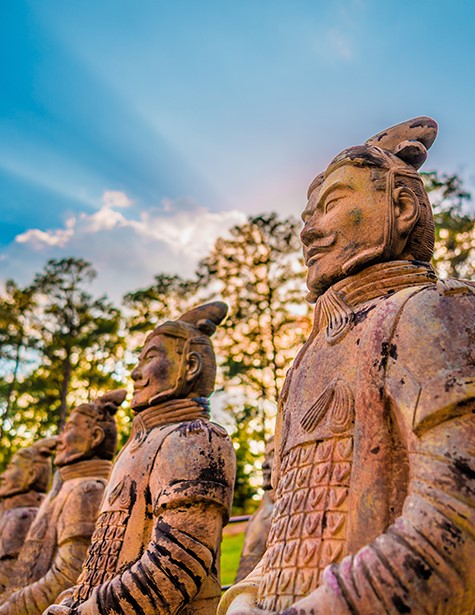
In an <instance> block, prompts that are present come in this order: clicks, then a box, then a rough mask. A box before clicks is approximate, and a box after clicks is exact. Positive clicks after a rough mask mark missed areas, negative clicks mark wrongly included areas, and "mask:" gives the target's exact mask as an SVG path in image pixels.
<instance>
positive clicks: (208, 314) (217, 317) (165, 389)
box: [132, 301, 228, 412]
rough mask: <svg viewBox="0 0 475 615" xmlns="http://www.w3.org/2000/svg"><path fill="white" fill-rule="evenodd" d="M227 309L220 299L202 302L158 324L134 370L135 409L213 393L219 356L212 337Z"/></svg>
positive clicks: (133, 405) (133, 400)
mask: <svg viewBox="0 0 475 615" xmlns="http://www.w3.org/2000/svg"><path fill="white" fill-rule="evenodd" d="M227 310H228V308H227V305H226V304H225V303H221V302H220V301H215V302H213V303H207V304H206V305H201V306H199V307H197V308H194V309H193V310H190V311H189V312H186V313H185V314H183V316H181V317H180V318H179V319H178V320H174V321H167V322H165V323H164V324H162V325H160V326H158V327H157V328H156V329H155V330H154V331H153V332H152V333H151V334H150V335H149V336H148V337H147V339H146V340H145V344H144V347H143V350H142V352H141V353H140V357H139V362H138V364H137V366H136V368H135V369H134V370H133V372H132V379H133V381H134V396H133V399H132V408H133V409H134V410H135V411H137V412H138V411H140V410H143V409H145V408H148V407H150V406H155V405H157V404H159V403H161V402H164V401H167V400H170V399H183V398H186V397H189V398H195V397H209V396H210V395H211V393H212V392H213V389H214V381H215V378H216V359H215V355H214V350H213V346H212V344H211V340H210V337H211V336H212V335H213V333H214V332H215V331H216V327H217V326H218V325H219V324H220V323H221V322H222V320H223V319H224V317H225V316H226V313H227Z"/></svg>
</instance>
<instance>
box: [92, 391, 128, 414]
mask: <svg viewBox="0 0 475 615" xmlns="http://www.w3.org/2000/svg"><path fill="white" fill-rule="evenodd" d="M126 396H127V391H126V390H125V389H115V390H114V391H109V392H108V393H106V394H105V395H102V397H98V398H97V399H96V401H95V403H96V404H98V405H99V406H101V408H103V409H104V410H107V411H108V412H109V414H111V415H112V416H114V414H115V413H116V412H117V409H118V407H119V406H120V405H121V404H122V403H123V401H124V399H125V398H126Z"/></svg>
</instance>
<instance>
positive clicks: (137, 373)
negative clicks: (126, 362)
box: [130, 365, 140, 382]
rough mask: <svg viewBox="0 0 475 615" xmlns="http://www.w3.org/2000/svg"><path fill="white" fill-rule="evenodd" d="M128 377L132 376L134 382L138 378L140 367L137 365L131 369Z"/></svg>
mask: <svg viewBox="0 0 475 615" xmlns="http://www.w3.org/2000/svg"><path fill="white" fill-rule="evenodd" d="M130 377H131V378H132V380H133V381H134V382H135V381H136V380H140V369H139V366H138V365H137V366H136V367H135V368H134V369H133V370H132V373H131V374H130Z"/></svg>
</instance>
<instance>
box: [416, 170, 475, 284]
mask: <svg viewBox="0 0 475 615" xmlns="http://www.w3.org/2000/svg"><path fill="white" fill-rule="evenodd" d="M422 178H423V180H424V184H425V187H426V190H427V192H428V193H429V197H430V200H431V203H432V207H433V210H434V221H435V252H434V266H435V268H436V270H437V272H438V274H439V275H440V276H441V277H452V278H468V279H473V277H474V276H475V257H474V254H475V216H474V215H473V213H471V212H470V211H469V210H468V207H467V205H468V203H469V201H470V200H471V195H470V193H469V192H467V191H466V190H465V188H464V186H463V182H462V180H461V179H460V177H458V175H455V174H454V175H447V174H443V173H438V172H437V171H430V172H428V173H422Z"/></svg>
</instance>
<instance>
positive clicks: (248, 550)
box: [236, 437, 274, 582]
mask: <svg viewBox="0 0 475 615" xmlns="http://www.w3.org/2000/svg"><path fill="white" fill-rule="evenodd" d="M273 463H274V438H273V437H272V438H270V439H269V441H268V443H267V446H266V450H265V453H264V463H263V464H262V474H263V478H264V480H263V483H262V488H263V489H264V495H263V496H262V500H261V503H260V504H259V508H258V509H257V510H256V512H255V513H254V514H253V515H252V517H251V518H250V519H249V523H248V526H247V528H246V535H245V537H244V544H243V547H242V552H241V558H240V560H239V567H238V571H237V574H236V582H237V581H240V580H241V579H244V577H246V576H247V575H248V574H249V573H250V572H251V571H252V570H254V568H255V567H256V566H257V564H258V563H259V562H260V560H261V558H262V556H263V555H264V553H265V550H266V543H267V537H268V535H269V531H270V525H271V517H272V511H273V510H274V491H273V489H272V483H271V475H272V465H273Z"/></svg>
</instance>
